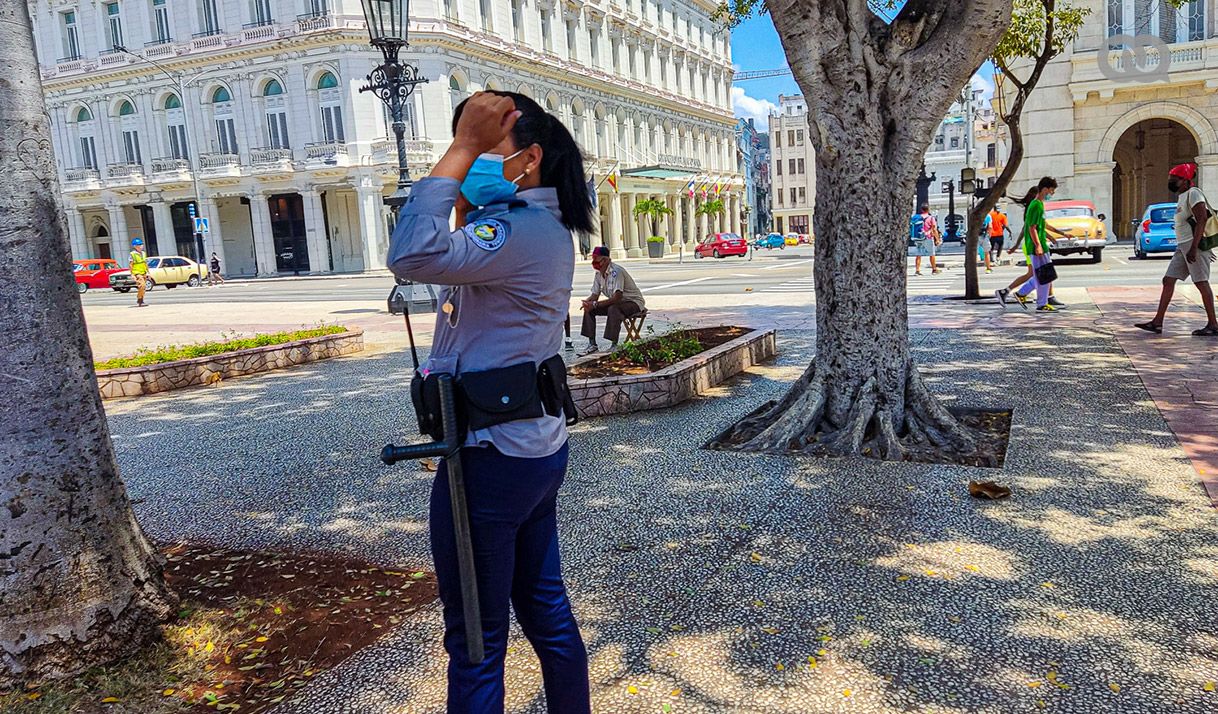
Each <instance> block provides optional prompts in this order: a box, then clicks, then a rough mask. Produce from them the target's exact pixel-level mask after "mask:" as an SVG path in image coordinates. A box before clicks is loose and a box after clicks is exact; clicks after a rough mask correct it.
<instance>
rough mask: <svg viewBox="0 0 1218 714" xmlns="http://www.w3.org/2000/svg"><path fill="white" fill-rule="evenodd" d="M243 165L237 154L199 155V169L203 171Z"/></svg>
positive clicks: (211, 153)
mask: <svg viewBox="0 0 1218 714" xmlns="http://www.w3.org/2000/svg"><path fill="white" fill-rule="evenodd" d="M240 165H241V157H240V156H237V155H236V154H225V153H220V152H209V153H206V154H199V167H200V168H203V169H224V168H229V167H234V166H240Z"/></svg>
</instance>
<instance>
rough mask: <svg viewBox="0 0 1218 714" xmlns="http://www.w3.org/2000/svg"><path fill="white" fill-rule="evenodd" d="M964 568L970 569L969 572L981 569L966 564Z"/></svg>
mask: <svg viewBox="0 0 1218 714" xmlns="http://www.w3.org/2000/svg"><path fill="white" fill-rule="evenodd" d="M964 569H965V570H968V571H971V572H974V573H976V572H978V571H980V570H981V568H978V567H977V566H976V565H966V566H964Z"/></svg>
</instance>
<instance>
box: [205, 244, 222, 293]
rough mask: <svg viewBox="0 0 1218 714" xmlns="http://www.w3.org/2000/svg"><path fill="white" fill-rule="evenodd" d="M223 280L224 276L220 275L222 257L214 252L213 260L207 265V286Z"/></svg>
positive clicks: (217, 283) (212, 285) (220, 282)
mask: <svg viewBox="0 0 1218 714" xmlns="http://www.w3.org/2000/svg"><path fill="white" fill-rule="evenodd" d="M223 282H224V277H223V276H222V275H220V257H219V256H218V255H216V254H215V253H212V254H211V261H210V263H209V264H208V266H207V287H209V288H210V287H214V286H216V285H219V284H222V283H223Z"/></svg>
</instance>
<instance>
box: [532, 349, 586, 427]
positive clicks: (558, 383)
mask: <svg viewBox="0 0 1218 714" xmlns="http://www.w3.org/2000/svg"><path fill="white" fill-rule="evenodd" d="M537 388H538V389H540V390H541V401H542V403H543V404H544V405H545V408H546V414H549V415H550V416H565V417H566V420H567V426H574V425H575V424H576V423H578V422H579V414H578V413H577V412H576V411H575V400H574V399H572V398H571V389H570V388H569V387H568V386H567V365H566V364H565V363H564V362H563V360H562V357H561V356H560V355H554V356H553V357H551V358H550V359H548V360H546V361H545V362H542V363H541V367H540V368H538V370H537Z"/></svg>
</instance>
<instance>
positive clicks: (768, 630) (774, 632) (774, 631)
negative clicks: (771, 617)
mask: <svg viewBox="0 0 1218 714" xmlns="http://www.w3.org/2000/svg"><path fill="white" fill-rule="evenodd" d="M761 631H762V632H765V633H768V634H771V635H777V634H778V628H777V627H763V628H761Z"/></svg>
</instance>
